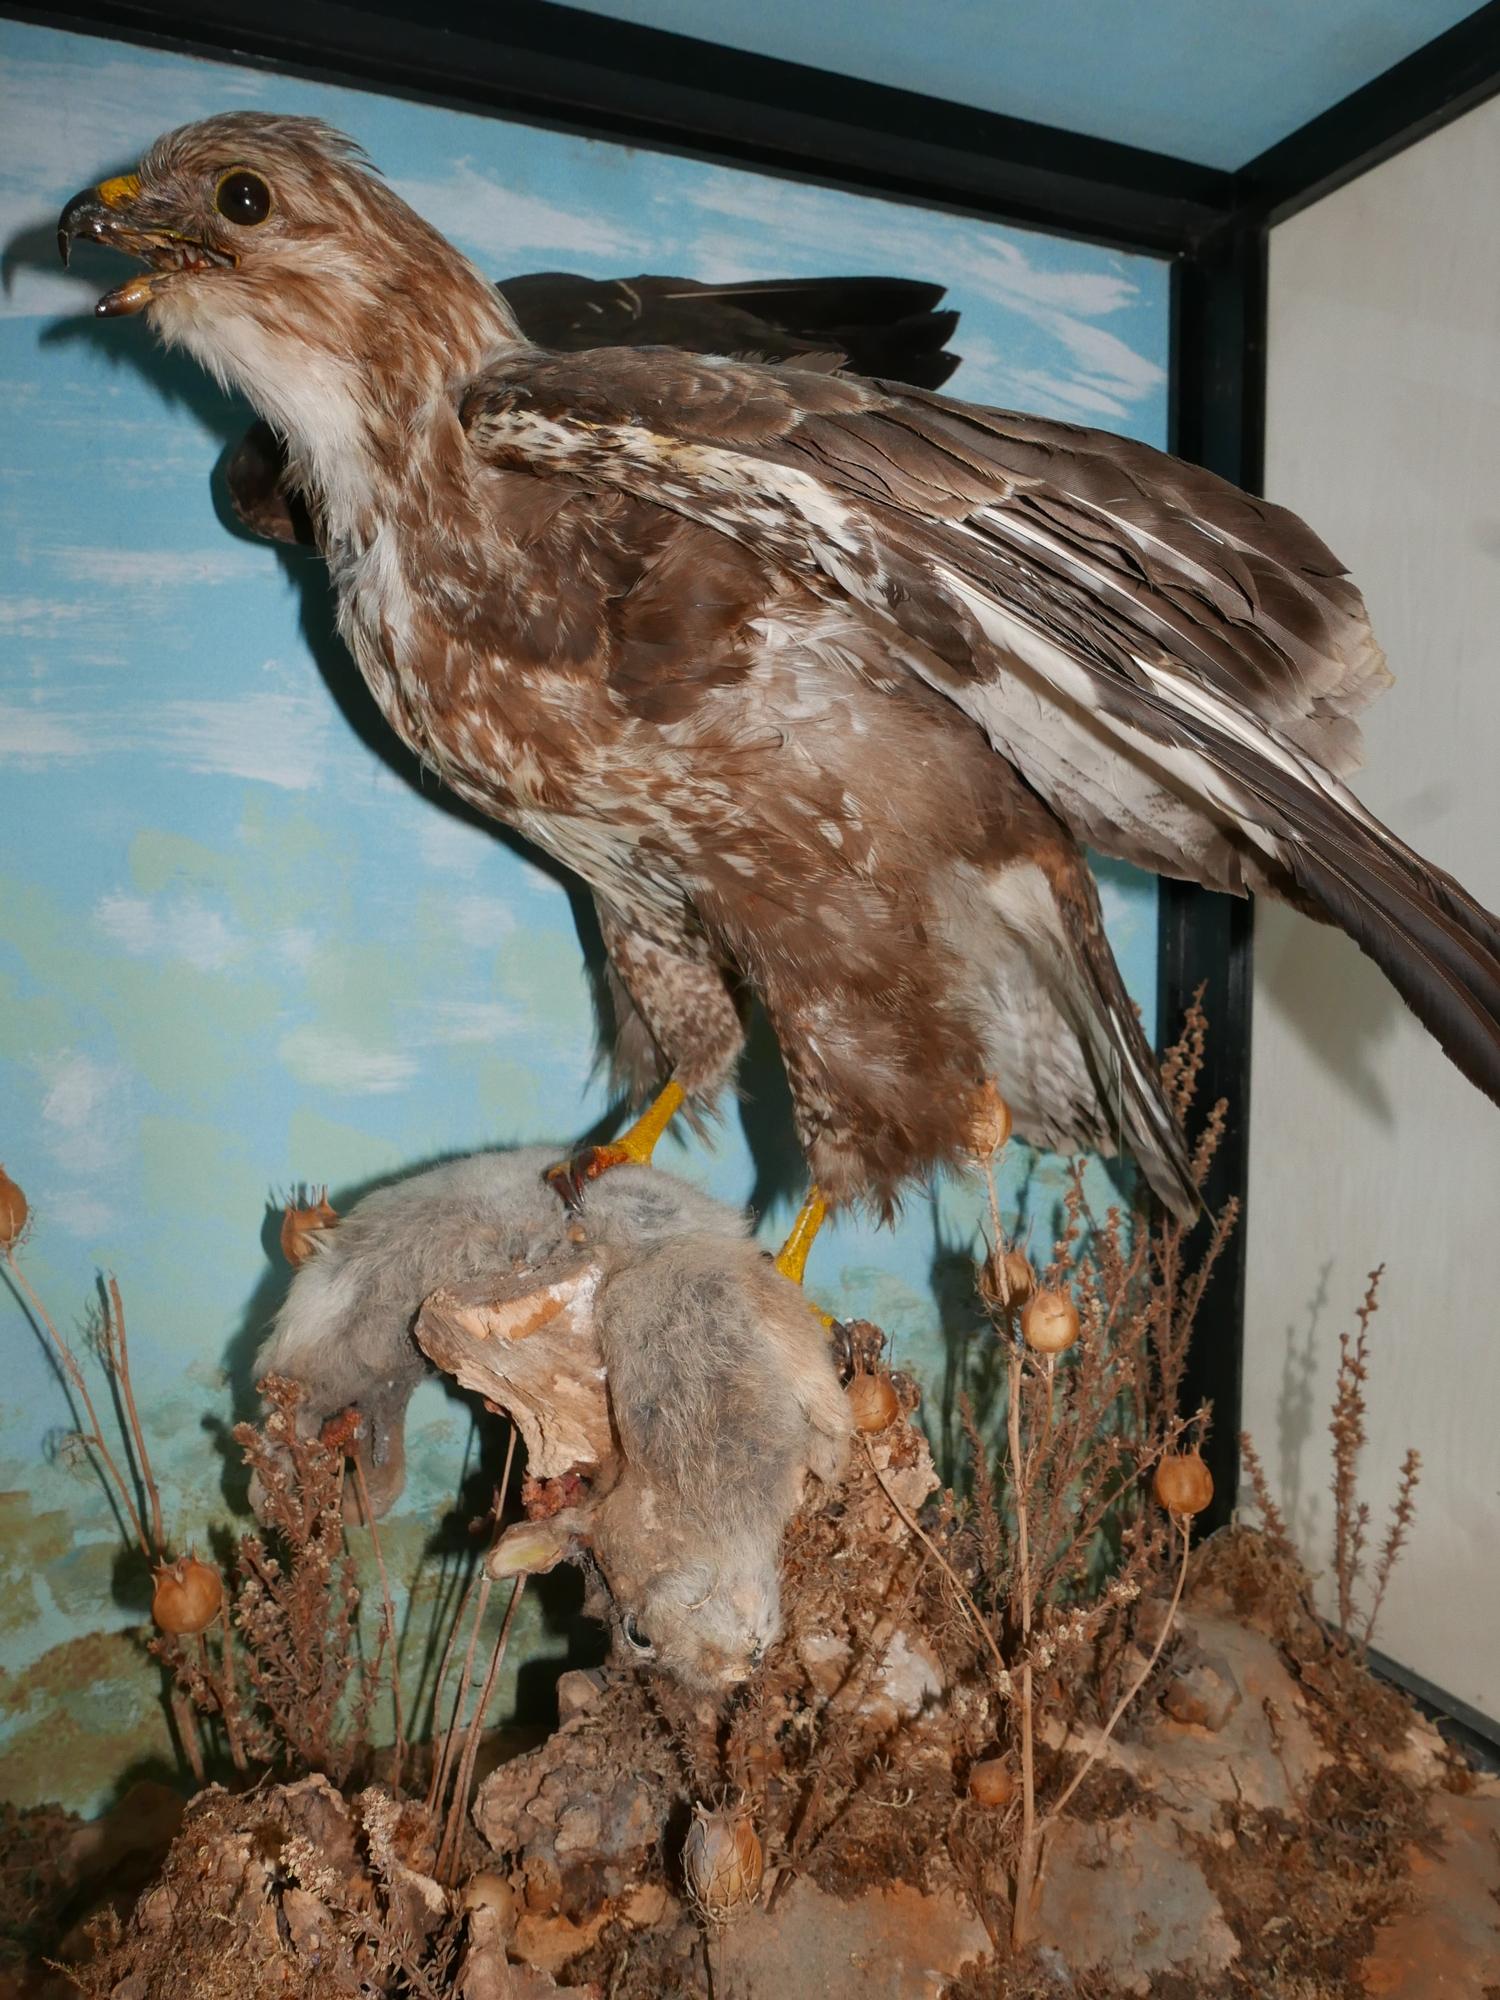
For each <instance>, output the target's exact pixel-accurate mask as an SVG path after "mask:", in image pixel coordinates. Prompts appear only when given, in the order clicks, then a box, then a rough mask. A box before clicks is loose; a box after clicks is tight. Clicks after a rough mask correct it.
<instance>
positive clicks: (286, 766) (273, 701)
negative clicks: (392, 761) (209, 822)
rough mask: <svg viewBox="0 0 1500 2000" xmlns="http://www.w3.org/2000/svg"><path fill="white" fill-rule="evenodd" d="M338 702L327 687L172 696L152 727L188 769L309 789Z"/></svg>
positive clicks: (323, 764)
mask: <svg viewBox="0 0 1500 2000" xmlns="http://www.w3.org/2000/svg"><path fill="white" fill-rule="evenodd" d="M332 706H333V705H332V703H331V702H330V701H329V699H328V696H327V695H326V693H324V691H323V690H322V689H321V688H320V689H318V690H317V691H316V692H315V693H308V694H266V693H255V694H244V695H229V696H225V697H223V698H222V699H214V700H204V701H169V702H164V703H163V704H162V706H161V708H160V709H159V710H158V712H157V715H156V718H155V721H154V724H153V726H152V728H151V732H150V733H151V737H152V742H153V747H155V748H157V749H159V750H160V751H162V752H163V753H164V754H165V755H166V756H168V757H170V758H172V759H175V760H176V761H177V762H179V763H181V764H184V765H186V767H187V768H188V770H190V771H203V772H210V773H215V774H218V775H220V776H223V777H226V778H252V779H254V780H255V781H256V782H257V783H259V784H263V785H277V786H279V787H280V788H281V789H282V790H283V791H289V792H306V791H311V790H313V788H314V787H315V786H317V785H318V784H319V783H320V782H321V780H322V778H323V776H324V774H325V772H326V769H327V765H328V746H329V723H330V716H331V713H332Z"/></svg>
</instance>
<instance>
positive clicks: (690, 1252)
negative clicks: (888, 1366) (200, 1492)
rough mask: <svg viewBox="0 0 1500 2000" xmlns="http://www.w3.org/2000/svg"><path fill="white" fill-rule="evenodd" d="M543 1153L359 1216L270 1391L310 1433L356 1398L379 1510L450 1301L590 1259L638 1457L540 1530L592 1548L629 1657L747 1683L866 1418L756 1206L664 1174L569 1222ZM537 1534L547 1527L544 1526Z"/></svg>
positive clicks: (289, 1342) (299, 1285)
mask: <svg viewBox="0 0 1500 2000" xmlns="http://www.w3.org/2000/svg"><path fill="white" fill-rule="evenodd" d="M555 1157H556V1155H555V1153H554V1152H553V1151H552V1150H550V1149H548V1148H544V1147H531V1148H526V1149H523V1150H521V1151H518V1152H512V1153H479V1154H474V1155H472V1156H471V1157H469V1158H466V1159H460V1160H453V1161H449V1162H447V1163H445V1164H444V1165H442V1166H438V1167H433V1168H430V1169H428V1170H427V1171H426V1172H424V1173H420V1174H415V1175H413V1176H411V1177H410V1178H409V1179H407V1180H404V1181H399V1182H396V1183H394V1184H393V1185H391V1186H389V1187H384V1188H380V1189H377V1190H376V1191H375V1192H374V1193H372V1194H369V1195H367V1196H365V1197H364V1199H363V1200H361V1201H360V1202H358V1203H356V1204H355V1206H354V1207H353V1208H351V1209H350V1210H349V1212H348V1214H347V1215H346V1216H344V1217H343V1218H342V1220H341V1221H340V1222H339V1224H338V1226H337V1228H335V1229H332V1230H329V1231H328V1232H327V1233H326V1235H324V1236H323V1237H322V1238H320V1239H319V1244H318V1248H317V1250H316V1252H315V1254H314V1255H313V1257H312V1258H311V1259H310V1261H309V1262H308V1263H306V1264H305V1265H303V1266H302V1268H301V1269H300V1270H299V1271H298V1272H297V1274H296V1276H295V1278H294V1279H293V1280H292V1284H291V1288H290V1290H289V1291H288V1294H287V1297H286V1301H285V1303H284V1304H283V1306H282V1308H281V1311H280V1312H279V1313H278V1315H277V1318H276V1323H275V1326H274V1328H273V1330H272V1333H271V1335H270V1337H269V1339H268V1340H267V1341H266V1343H265V1345H264V1346H263V1347H262V1349H261V1352H260V1354H259V1356H258V1358H257V1363H256V1372H257V1376H258V1377H259V1376H263V1375H267V1374H280V1375H288V1376H291V1377H292V1378H294V1379H295V1380H296V1381H298V1382H299V1383H300V1384H301V1385H302V1386H303V1388H304V1389H305V1391H306V1392H307V1396H306V1401H305V1403H304V1405H303V1407H302V1412H301V1417H300V1421H301V1422H302V1423H303V1424H304V1425H305V1426H306V1427H307V1428H309V1429H315V1428H317V1427H318V1426H319V1425H321V1423H322V1422H324V1421H325V1420H326V1419H327V1418H328V1417H329V1416H332V1415H334V1414H335V1413H337V1412H338V1411H341V1410H343V1409H346V1408H348V1407H349V1406H350V1405H355V1406H357V1407H358V1408H359V1410H360V1411H361V1413H362V1414H363V1416H364V1418H365V1422H366V1427H367V1436H368V1449H367V1454H366V1458H367V1478H368V1481H369V1485H370V1491H371V1500H372V1504H373V1505H374V1506H375V1508H376V1510H377V1511H378V1512H384V1511H385V1509H386V1508H388V1507H389V1505H390V1504H391V1502H392V1501H393V1500H394V1499H395V1497H396V1495H397V1493H399V1491H400V1489H401V1485H402V1480H403V1476H404V1449H403V1425H404V1419H405V1412H406V1406H407V1403H408V1401H409V1399H410V1397H411V1393H412V1390H413V1389H414V1388H415V1387H416V1385H417V1383H418V1382H419V1381H420V1380H421V1379H422V1377H423V1375H424V1374H425V1373H426V1372H427V1364H426V1361H425V1359H424V1357H423V1355H422V1353H421V1351H420V1349H419V1348H418V1347H417V1344H416V1342H415V1340H414V1339H413V1337H412V1326H413V1322H414V1321H415V1318H416V1315H417V1312H418V1310H419V1309H420V1307H421V1305H422V1302H423V1301H424V1299H426V1298H427V1297H428V1296H429V1294H431V1293H432V1292H434V1291H436V1290H438V1289H439V1288H440V1287H449V1286H457V1285H461V1284H463V1283H465V1282H467V1281H471V1280H475V1279H482V1278H483V1277H484V1276H486V1275H487V1274H489V1273H493V1272H496V1271H501V1270H506V1271H508V1270H512V1269H516V1268H525V1269H527V1270H529V1271H534V1272H536V1273H537V1275H538V1280H539V1282H541V1281H542V1279H543V1278H544V1276H545V1271H546V1267H547V1265H548V1264H549V1263H556V1262H558V1261H560V1260H563V1261H565V1260H567V1259H569V1258H572V1259H576V1258H577V1257H578V1255H579V1254H580V1249H579V1236H580V1233H581V1234H582V1236H583V1238H584V1242H585V1246H586V1254H588V1255H590V1256H592V1257H593V1258H594V1260H595V1261H596V1262H597V1263H598V1264H599V1266H600V1269H601V1273H602V1277H601V1283H600V1286H599V1289H598V1293H597V1296H596V1299H595V1305H594V1312H595V1332H596V1336H597V1339H598V1343H599V1348H600V1351H601V1353H602V1355H603V1358H604V1362H605V1368H606V1374H607V1379H608V1391H609V1399H610V1409H611V1415H612V1418H613V1423H614V1428H615V1431H616V1434H617V1436H618V1439H619V1444H620V1450H621V1459H622V1463H621V1466H620V1469H619V1472H618V1475H617V1477H616V1478H615V1480H614V1483H613V1485H612V1486H611V1487H610V1488H609V1490H608V1491H607V1492H605V1493H604V1494H603V1495H602V1497H596V1498H595V1500H594V1501H593V1503H592V1504H591V1505H589V1506H586V1507H582V1508H575V1509H572V1510H570V1511H569V1512H568V1513H567V1514H566V1515H564V1516H559V1517H557V1519H556V1520H555V1522H550V1523H546V1524H543V1525H544V1528H545V1529H546V1530H547V1531H549V1532H550V1534H551V1536H552V1539H553V1542H554V1544H555V1549H554V1555H553V1559H554V1560H555V1559H556V1555H558V1554H561V1553H562V1552H563V1549H564V1545H565V1544H566V1545H567V1546H568V1547H569V1548H570V1549H571V1548H573V1547H575V1546H576V1544H578V1543H581V1542H587V1543H589V1544H590V1545H591V1546H592V1550H593V1553H594V1556H595V1557H596V1559H597V1562H598V1566H599V1568H600V1570H601V1571H602V1573H603V1575H604V1578H605V1581H606V1582H607V1584H608V1585H609V1588H610V1592H611V1595H612V1597H613V1598H614V1601H615V1606H616V1609H617V1611H618V1612H619V1626H620V1630H621V1633H622V1635H623V1638H624V1640H625V1643H626V1645H627V1647H628V1648H630V1649H631V1651H632V1652H633V1653H634V1654H635V1655H636V1656H645V1657H651V1658H654V1659H655V1660H656V1661H657V1662H658V1664H659V1665H660V1666H662V1667H663V1668H664V1669H665V1670H666V1671H668V1672H671V1673H673V1674H674V1675H676V1676H677V1677H678V1678H679V1679H681V1680H683V1681H684V1682H685V1683H687V1684H689V1685H693V1686H696V1687H700V1688H708V1687H720V1686H723V1685H725V1684H727V1683H730V1682H733V1681H735V1680H738V1679H742V1678H743V1677H744V1675H745V1674H746V1673H747V1672H749V1671H750V1670H751V1669H752V1668H753V1666H754V1665H755V1663H756V1662H757V1661H758V1660H759V1658H760V1656H761V1654H762V1653H763V1652H764V1650H765V1648H766V1647H767V1646H768V1645H770V1644H771V1643H772V1641H773V1640H774V1639H775V1638H776V1637H777V1636H778V1634H779V1632H780V1584H779V1566H780V1551H781V1539H782V1534H783V1531H784V1529H785V1527H786V1523H787V1521H788V1520H789V1519H790V1518H791V1516H792V1514H793V1513H794V1512H795V1511H796V1508H797V1506H798V1503H799V1499H800V1496H801V1491H802V1485H803V1480H804V1476H805V1475H806V1474H807V1473H808V1472H811V1473H813V1474H814V1475H815V1476H816V1477H817V1478H818V1479H819V1480H821V1481H822V1482H824V1483H825V1484H827V1483H830V1482H831V1481H833V1480H834V1479H835V1478H836V1477H837V1476H838V1473H839V1472H840V1471H841V1469H842V1467H843V1463H844V1460H845V1456H846V1454H847V1450H848V1430H849V1419H848V1413H847V1407H846V1404H845V1400H844V1396H843V1393H842V1391H841V1389H840V1387H839V1382H838V1377H837V1374H836V1372H835V1370H834V1366H833V1362H832V1359H831V1357H830V1354H829V1351H828V1344H827V1341H826V1339H825V1336H824V1333H823V1329H822V1327H821V1325H820V1324H819V1321H818V1318H817V1316H816V1315H815V1314H814V1313H813V1311H812V1310H811V1309H810V1308H809V1305H808V1302H807V1300H806V1298H805V1297H804V1295H803V1293H802V1292H801V1291H800V1289H799V1288H798V1287H796V1286H794V1285H792V1284H790V1283H788V1281H787V1280H786V1279H785V1278H783V1277H782V1276H781V1275H780V1274H779V1273H778V1272H777V1271H776V1270H775V1268H774V1266H773V1265H772V1264H771V1262H770V1260H769V1259H768V1258H767V1257H766V1256H765V1254H764V1252H763V1251H762V1250H761V1249H760V1248H759V1247H758V1246H757V1245H755V1244H754V1243H752V1242H751V1241H750V1240H749V1237H748V1223H747V1221H746V1218H745V1217H744V1216H743V1215H742V1214H741V1213H739V1212H737V1211H735V1210H733V1209H730V1208H728V1207H726V1206H725V1205H724V1204H722V1203H720V1202H717V1201H714V1200H713V1199H712V1198H711V1197H710V1196H707V1195H705V1194H702V1193H700V1192H699V1191H698V1190H697V1189H695V1188H692V1187H690V1186H688V1185H687V1183H686V1182H683V1181H680V1180H678V1179H676V1178H675V1177H674V1176H672V1175H670V1174H667V1173H664V1172H662V1171H660V1170H659V1169H656V1168H644V1167H617V1168H615V1169H613V1170H612V1171H610V1172H609V1173H607V1174H604V1175H603V1176H602V1177H600V1178H599V1179H597V1180H595V1181H593V1182H590V1183H589V1184H588V1187H587V1190H586V1194H585V1198H584V1205H583V1211H582V1214H581V1216H579V1217H576V1218H575V1217H573V1216H570V1215H569V1214H568V1212H567V1211H566V1210H565V1209H564V1207H563V1205H562V1203H561V1202H560V1201H559V1199H558V1197H557V1196H556V1194H555V1193H554V1192H553V1191H552V1190H551V1189H550V1188H548V1187H546V1186H545V1185H543V1183H542V1179H541V1176H542V1172H543V1170H544V1169H545V1168H546V1167H547V1166H548V1165H549V1164H550V1163H551V1162H552V1160H553V1159H554V1158H555ZM528 1532H531V1531H529V1530H528Z"/></svg>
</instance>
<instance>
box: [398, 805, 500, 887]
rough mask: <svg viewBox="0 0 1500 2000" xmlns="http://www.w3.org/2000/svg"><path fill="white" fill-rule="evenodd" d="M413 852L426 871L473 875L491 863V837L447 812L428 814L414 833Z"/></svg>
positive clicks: (493, 846)
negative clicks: (428, 869)
mask: <svg viewBox="0 0 1500 2000" xmlns="http://www.w3.org/2000/svg"><path fill="white" fill-rule="evenodd" d="M417 851H418V853H419V854H420V855H421V857H422V864H423V866H424V867H426V868H432V869H436V870H438V871H439V872H441V873H443V874H445V875H448V874H451V875H466V876H467V875H476V874H478V872H479V870H480V869H481V868H482V867H484V866H485V864H486V863H487V862H491V861H493V860H494V855H495V841H494V836H493V835H492V834H488V833H486V832H485V831H484V830H483V828H481V827H477V826H474V825H472V824H471V823H470V822H469V821H468V820H466V819H455V818H454V816H453V815H452V814H451V813H429V814H428V815H427V816H426V817H425V819H424V820H423V822H422V825H421V827H420V829H419V830H418V833H417Z"/></svg>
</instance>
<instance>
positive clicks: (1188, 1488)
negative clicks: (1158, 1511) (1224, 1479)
mask: <svg viewBox="0 0 1500 2000" xmlns="http://www.w3.org/2000/svg"><path fill="white" fill-rule="evenodd" d="M1153 1490H1154V1492H1155V1494H1156V1497H1157V1499H1158V1500H1159V1501H1160V1502H1161V1504H1162V1506H1163V1507H1165V1508H1166V1510H1167V1512H1168V1513H1169V1514H1170V1515H1172V1517H1173V1518H1174V1520H1178V1521H1185V1520H1188V1519H1190V1518H1191V1517H1192V1516H1193V1515H1194V1514H1201V1513H1202V1512H1203V1510H1204V1508H1205V1507H1207V1506H1208V1505H1209V1503H1210V1502H1211V1501H1212V1499H1213V1497H1214V1476H1213V1474H1212V1473H1211V1472H1210V1471H1209V1469H1208V1467H1207V1466H1206V1465H1205V1464H1204V1463H1203V1457H1202V1454H1201V1453H1200V1452H1196V1451H1169V1452H1168V1453H1167V1455H1166V1457H1165V1458H1164V1459H1163V1460H1162V1461H1161V1463H1160V1465H1158V1466H1157V1468H1156V1478H1155V1481H1154V1482H1153Z"/></svg>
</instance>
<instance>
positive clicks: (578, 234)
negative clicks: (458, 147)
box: [391, 159, 643, 278]
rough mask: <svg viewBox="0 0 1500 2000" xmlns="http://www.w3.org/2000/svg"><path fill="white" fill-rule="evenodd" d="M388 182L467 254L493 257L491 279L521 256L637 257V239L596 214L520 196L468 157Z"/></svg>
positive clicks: (502, 274)
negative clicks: (435, 173) (438, 172)
mask: <svg viewBox="0 0 1500 2000" xmlns="http://www.w3.org/2000/svg"><path fill="white" fill-rule="evenodd" d="M391 184H392V186H393V187H394V188H395V190H396V192H397V193H398V194H399V195H400V196H401V198H402V200H403V201H409V202H410V203H411V205H412V207H413V208H414V209H415V210H416V211H417V213H418V214H419V215H422V216H425V217H426V219H427V220H428V221H429V222H430V223H432V225H433V226H434V228H437V229H440V230H441V231H442V232H443V234H444V235H445V236H449V237H452V239H453V240H454V242H456V243H459V244H461V245H462V246H463V248H464V249H465V250H466V251H468V252H469V254H470V255H471V256H475V257H479V258H481V259H486V260H494V269H493V271H491V272H490V275H491V276H492V277H496V278H503V277H505V276H506V275H507V274H508V273H509V272H511V271H513V270H514V268H515V260H521V259H539V260H540V261H541V262H543V263H544V264H548V263H550V264H556V263H557V261H558V259H559V258H562V257H565V256H567V255H569V254H570V253H571V254H574V255H577V256H584V257H616V258H622V259H639V258H640V257H641V256H642V254H643V245H642V243H641V241H640V239H639V238H635V237H632V236H629V235H627V234H624V233H622V232H621V231H620V230H619V229H618V228H617V227H616V226H614V225H613V224H611V223H608V222H605V221H603V220H602V219H601V218H600V217H599V216H598V215H597V214H593V213H590V212H588V211H587V210H584V211H580V210H576V209H569V208H562V207H560V206H559V205H558V204H557V203H556V202H551V201H544V200H543V199H542V198H541V197H540V196H538V195H533V194H522V193H520V192H518V191H517V190H515V189H513V188H509V187H506V186H505V185H504V184H503V182H500V181H496V180H492V179H491V178H490V176H489V175H488V174H486V173H483V172H481V171H480V170H479V169H478V168H477V167H476V166H475V165H474V164H473V162H472V161H471V160H467V159H462V160H455V161H454V163H453V165H452V167H451V168H450V169H449V171H448V173H447V174H445V175H444V176H443V177H442V178H441V179H437V178H434V179H431V180H393V181H392V183H391Z"/></svg>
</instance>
